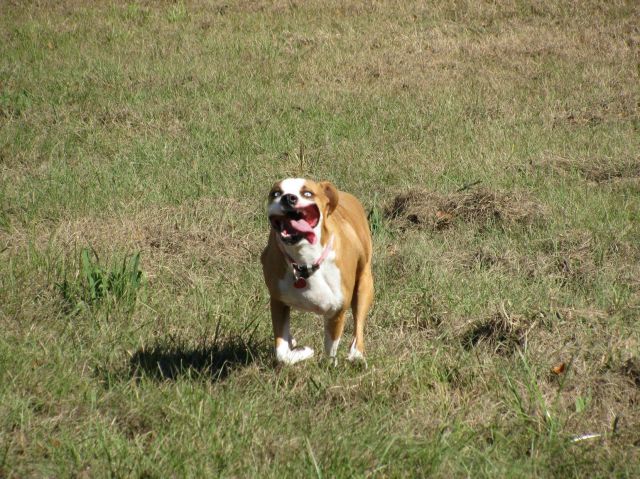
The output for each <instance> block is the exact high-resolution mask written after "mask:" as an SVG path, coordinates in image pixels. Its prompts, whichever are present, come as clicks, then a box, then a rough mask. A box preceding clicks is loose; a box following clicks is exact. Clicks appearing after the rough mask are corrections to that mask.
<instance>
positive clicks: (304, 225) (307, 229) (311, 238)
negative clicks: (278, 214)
mask: <svg viewBox="0 0 640 479" xmlns="http://www.w3.org/2000/svg"><path fill="white" fill-rule="evenodd" d="M291 226H293V228H294V229H295V230H296V231H297V232H298V233H302V234H304V236H305V238H307V241H308V242H309V243H311V244H315V242H316V235H315V233H314V232H313V228H312V227H311V225H310V224H309V223H308V222H307V220H305V219H299V220H291Z"/></svg>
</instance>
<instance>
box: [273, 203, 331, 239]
mask: <svg viewBox="0 0 640 479" xmlns="http://www.w3.org/2000/svg"><path fill="white" fill-rule="evenodd" d="M269 221H270V222H271V227H272V228H273V229H274V230H275V231H276V232H277V233H278V234H280V239H282V241H283V242H285V243H286V244H295V243H297V242H298V241H300V240H301V239H303V238H305V239H306V240H307V241H308V242H309V243H311V244H315V242H316V240H317V238H316V234H315V233H314V232H313V228H315V227H316V226H318V222H319V221H320V210H319V209H318V207H317V206H316V205H309V206H305V207H304V208H295V209H291V210H287V211H285V212H284V214H283V215H273V216H270V217H269Z"/></svg>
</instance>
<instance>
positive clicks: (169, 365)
mask: <svg viewBox="0 0 640 479" xmlns="http://www.w3.org/2000/svg"><path fill="white" fill-rule="evenodd" d="M264 349H265V348H264V346H262V345H260V344H258V343H257V342H255V341H251V340H250V341H248V342H246V341H243V340H241V339H239V338H231V339H228V340H225V341H216V340H214V341H213V342H212V343H209V344H206V343H204V344H202V345H201V346H197V347H185V346H180V345H176V344H167V343H158V344H156V345H154V346H152V347H150V348H142V349H139V350H138V351H136V352H135V353H134V354H133V356H132V357H131V360H130V361H129V375H130V377H132V378H135V379H141V378H143V377H146V378H152V379H156V380H161V381H162V380H176V379H178V378H180V377H194V376H201V377H208V378H210V379H211V380H212V381H220V380H222V379H225V378H226V377H227V376H229V374H230V373H231V372H232V371H235V370H237V369H238V368H243V367H247V366H249V365H250V364H252V363H253V362H255V361H256V360H257V359H258V357H260V356H262V355H263V354H264Z"/></svg>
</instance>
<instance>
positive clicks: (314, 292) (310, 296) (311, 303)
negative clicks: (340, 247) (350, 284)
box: [278, 252, 343, 316]
mask: <svg viewBox="0 0 640 479" xmlns="http://www.w3.org/2000/svg"><path fill="white" fill-rule="evenodd" d="M335 256H336V255H335V252H331V253H330V254H329V256H328V257H327V258H326V259H325V260H324V262H323V263H322V264H321V265H320V269H318V270H317V271H316V272H315V273H313V274H312V275H311V276H309V277H308V278H307V286H306V287H304V288H300V289H298V288H295V287H294V286H293V283H294V282H295V278H294V276H293V272H291V271H287V274H286V275H285V276H284V278H283V279H281V280H280V281H279V282H278V288H279V289H280V294H281V299H282V301H283V302H284V303H285V304H288V305H289V306H291V307H293V308H297V309H301V310H303V311H308V312H310V313H316V314H321V315H323V316H326V315H330V314H334V313H337V312H338V311H339V310H340V309H341V308H342V304H343V295H342V281H341V278H340V269H338V267H337V266H336V264H335Z"/></svg>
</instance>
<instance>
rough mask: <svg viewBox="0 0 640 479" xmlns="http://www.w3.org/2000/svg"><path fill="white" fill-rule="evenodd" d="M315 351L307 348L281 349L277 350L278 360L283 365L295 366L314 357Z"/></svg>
mask: <svg viewBox="0 0 640 479" xmlns="http://www.w3.org/2000/svg"><path fill="white" fill-rule="evenodd" d="M313 354H314V351H313V349H311V348H309V347H307V346H305V347H303V348H300V349H289V348H286V349H284V348H281V349H279V350H276V359H277V360H278V362H279V363H282V364H295V363H297V362H300V361H304V360H305V359H309V358H310V357H311V356H313Z"/></svg>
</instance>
